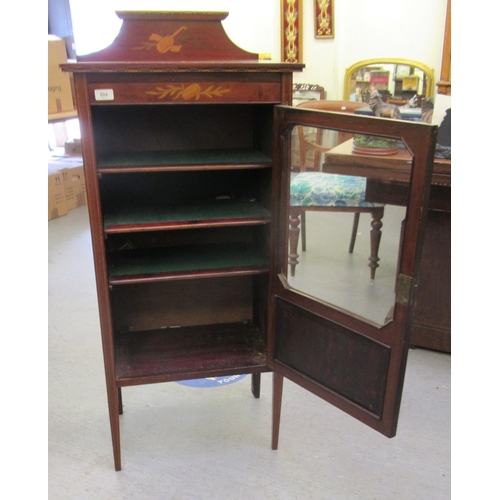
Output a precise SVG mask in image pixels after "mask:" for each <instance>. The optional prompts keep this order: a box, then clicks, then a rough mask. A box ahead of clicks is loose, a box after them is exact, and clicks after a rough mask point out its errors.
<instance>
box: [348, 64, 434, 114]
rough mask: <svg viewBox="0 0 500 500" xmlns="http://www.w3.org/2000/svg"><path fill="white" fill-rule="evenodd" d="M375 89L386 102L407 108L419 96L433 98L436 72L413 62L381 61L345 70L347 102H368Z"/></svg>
mask: <svg viewBox="0 0 500 500" xmlns="http://www.w3.org/2000/svg"><path fill="white" fill-rule="evenodd" d="M372 85H373V86H375V88H377V90H378V91H379V92H380V94H381V95H382V96H383V98H384V100H387V99H389V102H393V103H394V104H398V105H404V104H406V103H407V102H409V101H410V99H412V98H414V96H417V100H418V105H420V104H421V101H422V99H424V98H429V97H432V96H433V95H434V90H435V89H434V70H433V69H431V68H430V67H429V66H427V65H425V64H423V63H421V62H419V61H413V60H410V59H397V58H379V59H365V60H363V61H358V62H357V63H355V64H353V65H352V66H350V67H349V68H347V69H346V73H345V78H344V100H347V101H357V102H367V99H368V95H369V88H370V86H372Z"/></svg>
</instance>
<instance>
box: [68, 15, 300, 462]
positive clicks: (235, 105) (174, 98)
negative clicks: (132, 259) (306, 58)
mask: <svg viewBox="0 0 500 500" xmlns="http://www.w3.org/2000/svg"><path fill="white" fill-rule="evenodd" d="M118 15H119V17H120V18H121V19H123V25H122V28H121V30H120V33H119V35H118V36H117V38H116V39H115V41H114V42H113V43H112V44H111V45H110V46H109V47H108V48H106V49H103V50H102V51H100V52H97V53H95V54H89V55H86V56H82V57H78V58H77V62H76V63H73V64H71V63H68V64H65V65H63V69H64V70H65V71H71V72H73V74H74V79H75V88H76V99H77V105H78V113H79V119H80V125H81V131H82V145H83V157H84V164H85V175H86V182H87V193H88V200H89V203H88V206H89V215H90V226H91V233H92V242H93V254H94V262H95V272H96V284H97V292H98V302H99V312H100V321H101V335H102V344H103V354H104V363H105V373H106V385H107V392H108V407H109V415H110V423H111V436H112V443H113V454H114V465H115V469H116V470H120V469H121V466H122V465H121V453H120V431H119V415H121V414H122V413H123V401H122V387H125V386H130V385H140V384H149V383H158V382H167V381H174V380H183V379H189V378H203V377H215V376H227V375H229V374H244V373H248V374H251V375H252V377H251V378H252V384H251V385H252V387H251V389H252V393H253V395H254V396H255V397H259V395H260V373H261V372H263V371H269V367H268V363H267V358H266V343H267V316H268V311H267V309H268V296H269V271H270V268H269V260H268V259H269V254H270V247H269V244H270V235H269V233H270V222H271V220H272V218H273V217H274V215H273V214H272V213H271V212H270V208H271V199H272V192H271V178H272V175H273V170H274V166H273V163H272V158H273V144H272V128H273V107H274V105H276V104H291V100H292V72H293V71H300V70H301V69H302V68H303V65H300V64H281V63H260V62H258V55H257V54H252V53H249V52H246V51H244V50H242V49H240V48H239V47H236V46H235V45H234V44H233V43H232V42H231V41H230V40H229V39H228V37H227V35H226V34H225V32H224V29H223V27H222V25H221V21H222V19H224V18H225V16H226V15H227V13H158V12H139V13H134V12H121V13H118ZM252 148H253V149H254V151H255V152H256V153H257V155H256V154H254V153H252V152H251V151H250V155H249V156H248V158H249V160H245V155H246V154H247V153H246V151H247V150H251V149H252ZM198 149H199V150H200V151H201V152H202V153H203V154H201V155H200V156H199V158H200V159H197V158H198V157H197V155H198ZM225 150H227V151H228V152H229V154H228V155H225V156H224V155H223V156H222V159H220V160H219V159H218V156H217V155H218V154H219V152H220V151H222V152H223V151H225ZM214 151H215V152H214ZM234 152H236V153H237V158H238V159H237V160H236V159H235V160H233V159H231V158H232V156H231V154H234ZM183 154H186V155H187V156H188V157H189V158H191V159H189V160H185V159H184V158H182V155H183ZM169 155H170V156H169ZM172 155H173V157H175V158H177V159H174V160H173V161H172V159H171V158H170V157H172ZM210 155H212V156H214V157H215V160H213V161H212V160H211V161H209V162H208V163H205V159H206V158H207V157H210ZM114 157H116V158H119V160H118V161H117V162H114V161H112V160H110V158H114ZM149 157H151V158H153V159H154V160H148V159H147V158H149ZM179 158H180V159H179ZM124 160H125V162H123V161H124ZM151 161H152V162H151ZM226 198H228V199H231V200H232V201H231V202H232V203H233V204H234V203H237V201H238V199H240V198H241V200H242V201H243V202H244V203H247V204H248V203H254V204H257V205H258V206H260V207H261V208H260V209H259V208H258V207H257V209H253V210H251V211H250V212H249V215H245V208H243V209H241V210H240V211H238V209H237V208H238V207H236V211H235V213H233V212H231V210H230V209H229V212H230V213H231V215H230V216H224V213H225V212H224V210H225V208H224V206H222V207H221V205H218V206H217V204H218V203H220V204H223V203H224V200H225V199H226ZM234 198H235V199H234ZM219 199H220V201H217V200H219ZM193 203H194V205H195V208H196V210H198V211H200V210H201V213H200V214H199V215H198V214H197V213H196V210H195V213H194V215H189V213H190V210H189V207H191V206H192V205H193ZM176 204H179V207H183V208H181V210H184V211H186V214H187V215H186V216H185V217H183V216H179V217H172V213H174V214H175V210H172V206H173V207H175V206H176ZM204 205H206V207H207V210H208V211H207V212H206V213H207V215H203V206H204ZM200 207H201V208H200ZM214 208H215V213H216V216H215V218H214V216H213V213H214ZM230 208H231V207H230ZM133 209H138V210H139V212H140V216H139V215H137V214H135V213H134V211H133ZM219 209H220V210H219ZM192 211H193V210H192V209H191V212H192ZM139 212H138V213H139ZM240 212H241V213H240ZM155 214H157V215H155ZM220 214H222V215H220ZM109 221H111V222H109ZM225 245H228V248H229V247H231V246H233V247H234V246H235V245H236V248H237V247H238V245H240V246H243V247H249V246H252V247H255V248H256V249H257V250H258V255H257V254H256V256H255V258H254V259H253V260H250V261H249V262H248V264H244V263H240V262H239V261H238V260H236V262H234V259H233V260H230V261H229V262H230V263H229V264H226V263H225V261H224V259H227V256H225V255H224V246H225ZM177 247H178V248H181V249H182V248H184V247H185V248H186V249H189V252H191V253H193V255H195V256H196V249H197V248H200V249H201V252H200V255H201V256H203V248H204V247H205V248H206V249H207V250H210V252H208V253H211V254H214V250H213V249H214V248H215V247H220V248H222V251H221V255H220V259H221V260H220V264H218V263H217V261H216V260H214V262H215V263H213V264H212V265H211V266H209V267H207V268H205V267H203V266H202V267H201V268H199V267H198V265H199V259H194V260H193V266H192V267H188V268H185V267H180V268H179V269H175V267H174V268H172V269H170V268H168V266H167V269H168V270H165V269H164V270H159V271H154V270H151V269H149V267H148V266H150V263H148V262H147V261H145V262H144V264H145V266H146V267H145V268H144V270H141V269H139V271H137V272H133V273H132V274H120V271H119V270H116V269H115V267H114V266H115V264H116V262H115V261H116V259H115V258H114V256H119V257H120V259H122V258H128V257H127V256H128V255H131V254H129V253H127V252H130V249H133V251H134V252H136V253H138V255H139V256H140V255H141V253H143V255H144V259H146V256H147V255H148V252H150V250H151V249H152V250H153V251H154V252H156V254H158V252H159V253H160V258H161V254H162V253H164V254H165V257H164V258H165V259H167V260H168V259H169V258H170V257H169V256H170V254H171V250H170V249H175V248H177ZM189 252H188V253H189ZM177 254H179V252H177ZM266 256H267V257H266ZM157 257H158V255H157V256H156V258H157ZM178 257H179V255H178ZM233 257H234V255H233ZM233 257H232V258H233ZM180 258H181V260H182V252H181V254H180ZM262 259H264V261H262ZM261 262H263V263H261ZM202 264H203V262H202Z"/></svg>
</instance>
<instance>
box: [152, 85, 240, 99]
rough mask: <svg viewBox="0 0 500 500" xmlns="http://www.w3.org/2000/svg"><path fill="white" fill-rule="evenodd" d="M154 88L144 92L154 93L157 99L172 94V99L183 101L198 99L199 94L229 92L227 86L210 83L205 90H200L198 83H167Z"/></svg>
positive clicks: (219, 94) (215, 94)
mask: <svg viewBox="0 0 500 500" xmlns="http://www.w3.org/2000/svg"><path fill="white" fill-rule="evenodd" d="M155 89H156V90H148V91H147V92H146V94H149V95H156V96H158V99H165V97H167V96H172V97H173V98H174V100H176V99H179V98H182V99H184V100H185V101H188V100H189V99H196V100H199V99H200V97H201V96H205V97H210V98H211V97H214V96H216V97H221V96H223V95H224V94H227V93H228V92H231V90H230V89H228V88H223V87H221V86H219V87H217V88H214V86H213V85H210V86H209V87H207V88H206V89H205V90H202V87H201V85H199V84H198V83H192V84H191V85H188V86H187V87H186V86H185V85H184V84H182V85H167V87H166V88H162V87H155Z"/></svg>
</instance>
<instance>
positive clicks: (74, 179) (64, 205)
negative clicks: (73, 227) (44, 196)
mask: <svg viewBox="0 0 500 500" xmlns="http://www.w3.org/2000/svg"><path fill="white" fill-rule="evenodd" d="M48 166H49V220H51V219H55V218H56V217H61V216H62V215H66V214H67V213H68V211H69V210H73V209H74V208H78V207H81V206H83V205H86V204H87V192H86V190H85V175H84V170H83V163H82V159H81V158H53V159H52V160H51V161H49V164H48ZM61 197H62V201H61ZM55 209H56V210H55Z"/></svg>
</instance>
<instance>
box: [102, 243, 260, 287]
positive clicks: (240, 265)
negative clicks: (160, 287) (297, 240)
mask: <svg viewBox="0 0 500 500" xmlns="http://www.w3.org/2000/svg"><path fill="white" fill-rule="evenodd" d="M108 270H109V284H110V285H119V284H129V283H141V282H147V281H165V280H172V279H189V278H203V277H214V276H231V275H243V274H263V273H267V272H269V260H268V257H267V256H266V255H264V253H263V251H262V249H260V248H258V247H254V246H249V245H247V244H239V243H233V244H225V245H193V246H180V247H165V248H151V249H141V250H123V251H119V252H113V253H111V255H110V257H109V268H108Z"/></svg>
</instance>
